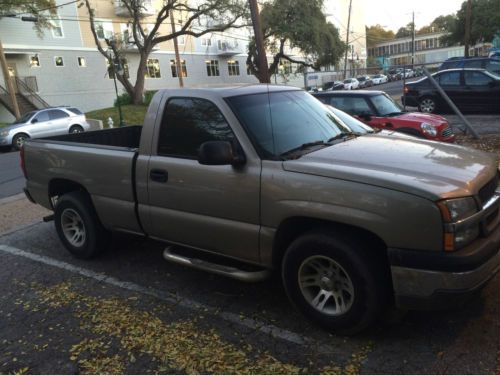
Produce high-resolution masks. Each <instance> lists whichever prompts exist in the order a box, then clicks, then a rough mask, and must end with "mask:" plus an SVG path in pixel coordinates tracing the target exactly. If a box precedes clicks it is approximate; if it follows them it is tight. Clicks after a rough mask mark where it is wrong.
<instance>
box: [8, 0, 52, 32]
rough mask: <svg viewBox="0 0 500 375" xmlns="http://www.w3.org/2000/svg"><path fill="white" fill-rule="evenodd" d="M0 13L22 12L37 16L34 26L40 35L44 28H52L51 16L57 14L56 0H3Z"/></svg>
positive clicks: (25, 14) (24, 14)
mask: <svg viewBox="0 0 500 375" xmlns="http://www.w3.org/2000/svg"><path fill="white" fill-rule="evenodd" d="M0 14H7V15H8V14H22V15H23V16H28V15H31V16H35V17H37V19H38V20H37V22H35V23H34V24H33V28H34V29H35V30H36V31H37V33H38V35H39V36H42V35H43V29H44V28H50V27H51V24H50V22H49V18H50V17H51V16H54V15H56V14H57V8H56V2H55V0H30V1H21V0H3V1H0Z"/></svg>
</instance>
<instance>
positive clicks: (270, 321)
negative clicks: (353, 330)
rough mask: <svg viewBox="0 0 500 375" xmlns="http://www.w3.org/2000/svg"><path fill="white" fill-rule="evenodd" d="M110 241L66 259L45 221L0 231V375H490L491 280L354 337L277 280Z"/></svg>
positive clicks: (495, 297) (494, 343)
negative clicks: (303, 312) (303, 308)
mask: <svg viewBox="0 0 500 375" xmlns="http://www.w3.org/2000/svg"><path fill="white" fill-rule="evenodd" d="M162 249H163V245H162V244H160V243H157V242H152V241H148V240H143V239H140V238H134V237H128V236H116V237H115V239H114V244H113V246H112V247H111V248H110V249H109V250H108V251H106V252H105V253H104V254H102V255H101V256H100V257H99V258H97V259H94V260H93V261H81V260H77V259H74V258H73V257H71V256H70V255H69V254H68V253H67V252H66V251H65V250H64V249H63V248H62V247H61V245H60V243H59V241H58V239H57V237H56V234H55V230H54V228H53V224H52V223H38V224H35V225H32V226H31V227H29V228H25V229H22V230H19V231H17V232H14V233H11V234H9V235H4V236H0V332H1V333H0V373H13V372H14V371H17V370H19V369H22V368H28V369H29V373H33V374H52V373H57V374H74V373H76V372H79V371H80V372H85V371H86V373H90V374H98V373H106V372H107V371H108V372H107V373H110V374H121V373H146V371H147V370H150V371H153V372H154V371H159V372H164V373H168V374H182V373H206V374H209V373H212V374H223V373H227V374H230V373H235V372H236V369H237V368H238V367H240V366H241V371H240V372H239V373H241V374H294V373H298V371H299V370H300V369H307V371H308V373H310V374H318V373H323V374H341V373H344V374H358V373H362V374H424V373H428V374H438V373H442V374H444V373H449V374H493V373H495V371H500V314H499V312H500V277H498V276H497V277H496V278H495V279H493V280H492V282H491V283H490V284H489V285H488V287H487V288H486V289H485V290H483V293H482V296H481V297H478V298H476V299H474V300H473V301H471V302H470V303H468V304H467V305H466V306H465V307H464V308H463V309H462V310H460V311H448V312H411V313H408V314H407V315H406V316H404V317H402V318H400V319H399V320H398V319H396V320H394V319H387V320H386V321H385V322H381V323H380V324H379V325H378V326H377V327H375V328H374V329H373V330H372V331H370V332H367V333H365V334H362V335H360V336H357V337H354V338H347V337H340V336H335V335H330V334H328V333H326V332H323V331H321V330H320V329H318V328H317V327H315V326H313V325H310V324H309V323H308V322H307V321H306V320H304V319H303V318H302V317H301V316H300V315H299V314H298V313H296V312H295V310H294V309H293V308H292V307H291V306H290V304H289V303H288V301H287V299H286V297H285V294H284V291H283V290H282V288H281V286H280V283H279V279H278V278H274V279H271V280H269V281H266V282H262V283H258V284H244V283H239V282H236V281H231V280H228V279H225V278H222V277H218V276H214V275H210V274H207V273H204V272H201V271H195V270H191V269H187V268H183V267H181V266H177V265H172V264H169V263H167V262H165V261H163V260H162V256H161V253H162Z"/></svg>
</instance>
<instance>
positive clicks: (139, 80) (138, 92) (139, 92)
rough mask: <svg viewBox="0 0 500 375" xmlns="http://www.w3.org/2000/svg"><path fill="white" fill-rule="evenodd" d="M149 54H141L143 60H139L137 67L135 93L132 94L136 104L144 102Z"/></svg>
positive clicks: (133, 101)
mask: <svg viewBox="0 0 500 375" xmlns="http://www.w3.org/2000/svg"><path fill="white" fill-rule="evenodd" d="M147 59H148V57H147V55H146V54H141V60H140V62H139V67H138V68H137V77H136V80H135V85H134V93H133V95H132V103H134V104H142V102H143V98H144V95H143V94H144V82H145V77H144V74H145V73H146V63H147Z"/></svg>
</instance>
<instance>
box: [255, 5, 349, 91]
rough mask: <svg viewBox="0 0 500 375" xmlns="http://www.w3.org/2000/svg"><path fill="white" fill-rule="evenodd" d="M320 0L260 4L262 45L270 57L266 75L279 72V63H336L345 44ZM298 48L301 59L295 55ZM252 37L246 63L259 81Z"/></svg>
mask: <svg viewBox="0 0 500 375" xmlns="http://www.w3.org/2000/svg"><path fill="white" fill-rule="evenodd" d="M322 7H323V0H273V1H270V2H267V3H264V4H263V5H262V10H261V12H260V16H261V23H262V29H263V34H264V45H265V47H266V50H267V51H268V52H270V53H272V55H273V58H272V61H271V63H270V65H269V68H268V76H271V75H273V74H276V73H278V72H279V67H280V62H281V63H282V62H283V61H287V62H289V63H296V64H299V65H300V66H301V67H302V68H303V69H304V68H306V67H309V68H312V69H314V70H319V69H320V68H321V67H323V66H328V65H335V64H336V63H337V62H338V61H339V60H340V58H341V57H342V54H343V53H344V52H345V49H346V46H345V43H343V42H342V41H341V40H340V37H339V31H338V29H337V28H336V27H335V26H333V25H332V24H331V23H329V22H327V20H326V17H325V15H324V13H323V11H322ZM293 49H297V50H298V51H300V53H302V54H303V56H304V59H303V60H302V59H297V58H294V57H293V55H292V53H291V51H292V50H293ZM257 57H258V56H257V51H256V47H255V40H252V41H250V43H249V47H248V56H247V65H248V67H249V69H250V71H251V72H252V74H253V75H255V76H256V77H257V78H258V79H259V81H260V82H264V80H263V79H262V78H263V77H265V76H266V75H265V74H261V72H259V66H258V59H257Z"/></svg>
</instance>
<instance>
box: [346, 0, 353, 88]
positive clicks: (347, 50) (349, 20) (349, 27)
mask: <svg viewBox="0 0 500 375" xmlns="http://www.w3.org/2000/svg"><path fill="white" fill-rule="evenodd" d="M351 9H352V0H349V15H348V16H347V35H346V37H345V45H346V50H345V61H344V79H346V78H347V77H346V73H347V56H348V53H349V33H350V30H351Z"/></svg>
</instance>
